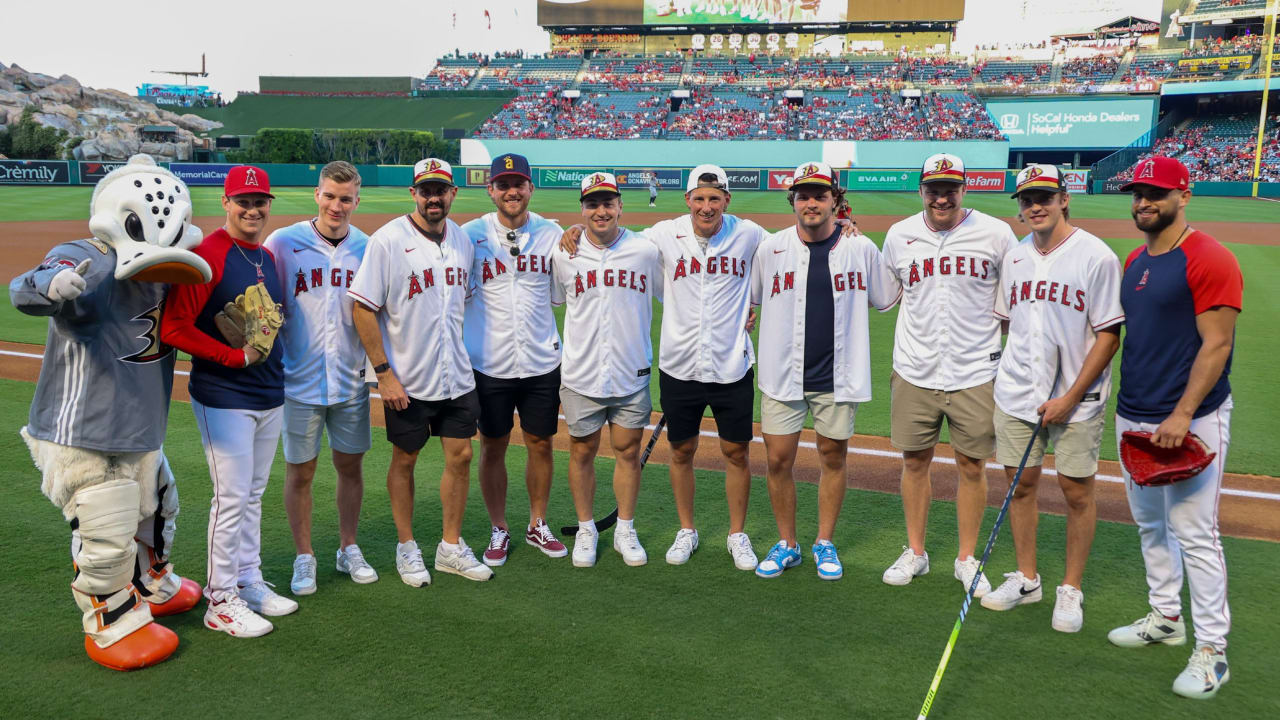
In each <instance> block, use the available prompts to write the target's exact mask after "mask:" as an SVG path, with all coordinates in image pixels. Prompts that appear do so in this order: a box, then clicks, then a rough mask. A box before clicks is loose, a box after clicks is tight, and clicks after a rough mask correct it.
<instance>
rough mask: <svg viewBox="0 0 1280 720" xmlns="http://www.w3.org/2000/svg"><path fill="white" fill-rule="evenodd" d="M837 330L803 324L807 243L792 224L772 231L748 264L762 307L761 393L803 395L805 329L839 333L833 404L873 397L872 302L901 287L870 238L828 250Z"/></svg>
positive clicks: (883, 306) (889, 298) (754, 298)
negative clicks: (870, 331) (869, 329)
mask: <svg viewBox="0 0 1280 720" xmlns="http://www.w3.org/2000/svg"><path fill="white" fill-rule="evenodd" d="M827 262H828V265H829V267H830V271H831V294H832V297H833V298H834V300H835V305H834V314H835V320H836V322H835V327H834V328H833V329H832V330H827V329H826V328H807V327H805V322H804V321H805V295H806V293H807V291H808V278H809V248H808V247H806V246H805V244H804V241H802V240H801V239H800V236H799V235H798V234H797V233H796V228H795V226H794V225H793V226H791V227H789V228H787V229H786V230H782V231H780V232H777V233H774V234H773V235H770V236H769V237H768V238H767V239H766V240H765V241H764V242H762V243H760V247H759V248H758V249H757V250H756V257H755V261H754V263H753V264H752V266H751V304H752V305H759V306H760V368H759V371H760V372H759V384H760V392H762V393H764V394H765V395H768V396H769V397H771V398H773V399H775V400H781V401H783V402H789V401H794V400H801V399H803V398H804V339H805V334H806V333H808V332H834V333H835V342H834V350H835V358H834V360H835V362H834V365H833V367H832V370H833V373H832V374H833V376H834V378H835V399H836V402H867V401H868V400H870V399H871V341H870V337H869V332H868V329H867V316H868V312H867V306H868V305H870V306H874V307H875V308H876V309H877V310H879V311H880V312H884V311H885V310H888V309H889V308H891V307H893V305H894V303H896V302H897V301H898V297H899V295H900V293H901V288H900V287H899V285H898V282H897V280H896V279H895V278H894V277H893V274H892V273H891V272H890V271H889V267H888V266H887V265H886V264H885V263H884V260H883V258H882V257H881V255H880V251H879V250H877V249H876V246H875V244H874V243H872V242H871V240H870V239H868V238H867V237H866V236H863V235H855V236H853V237H841V238H838V239H837V240H836V243H835V245H834V246H832V248H831V252H830V255H828V257H827Z"/></svg>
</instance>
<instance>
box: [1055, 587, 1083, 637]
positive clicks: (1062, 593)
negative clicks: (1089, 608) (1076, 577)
mask: <svg viewBox="0 0 1280 720" xmlns="http://www.w3.org/2000/svg"><path fill="white" fill-rule="evenodd" d="M1082 605H1084V593H1083V592H1081V591H1080V590H1079V589H1077V588H1074V587H1071V586H1070V585H1059V586H1058V601H1057V602H1055V603H1054V604H1053V620H1052V621H1051V622H1050V623H1049V624H1050V625H1052V626H1053V629H1054V630H1057V631H1058V632H1065V633H1073V632H1080V628H1082V627H1084V609H1083V608H1081V606H1082Z"/></svg>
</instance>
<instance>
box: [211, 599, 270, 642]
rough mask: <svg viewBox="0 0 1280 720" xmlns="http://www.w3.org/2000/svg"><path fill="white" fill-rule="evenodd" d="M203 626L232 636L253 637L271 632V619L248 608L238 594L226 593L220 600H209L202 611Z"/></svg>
mask: <svg viewBox="0 0 1280 720" xmlns="http://www.w3.org/2000/svg"><path fill="white" fill-rule="evenodd" d="M204 624H205V627H207V628H209V629H210V630H219V631H221V632H224V633H226V634H228V635H230V636H232V637H242V638H254V637H261V636H263V635H266V634H267V633H269V632H271V630H272V629H273V626H272V625H271V621H270V620H267V619H266V618H264V617H262V616H261V615H259V614H258V613H256V612H254V611H252V610H250V609H249V606H248V605H246V604H245V602H244V600H243V599H241V598H240V596H238V595H227V596H226V597H224V598H223V599H222V600H220V601H216V602H215V601H210V602H209V608H208V609H207V610H205V612H204Z"/></svg>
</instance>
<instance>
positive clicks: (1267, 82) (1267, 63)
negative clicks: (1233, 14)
mask: <svg viewBox="0 0 1280 720" xmlns="http://www.w3.org/2000/svg"><path fill="white" fill-rule="evenodd" d="M1277 10H1280V0H1269V1H1268V2H1267V20H1266V28H1265V32H1266V40H1265V44H1264V45H1263V47H1262V78H1263V79H1262V109H1261V110H1260V111H1259V114H1258V138H1257V142H1255V143H1254V149H1253V197H1258V175H1259V173H1260V172H1261V171H1262V139H1263V136H1264V135H1265V134H1266V131H1267V98H1268V96H1269V95H1270V94H1271V62H1272V60H1271V58H1272V53H1271V50H1272V48H1274V47H1275V44H1276V11H1277Z"/></svg>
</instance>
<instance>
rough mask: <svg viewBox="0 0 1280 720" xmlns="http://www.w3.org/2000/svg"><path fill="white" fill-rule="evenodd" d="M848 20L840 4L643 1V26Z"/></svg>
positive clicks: (781, 0)
mask: <svg viewBox="0 0 1280 720" xmlns="http://www.w3.org/2000/svg"><path fill="white" fill-rule="evenodd" d="M848 18H849V6H848V4H847V3H843V2H825V3H818V2H814V1H813V0H772V1H771V2H754V3H752V2H744V3H723V2H721V3H707V2H691V1H690V0H644V24H645V25H776V24H780V23H786V24H794V23H842V22H845V21H847V20H848Z"/></svg>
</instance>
